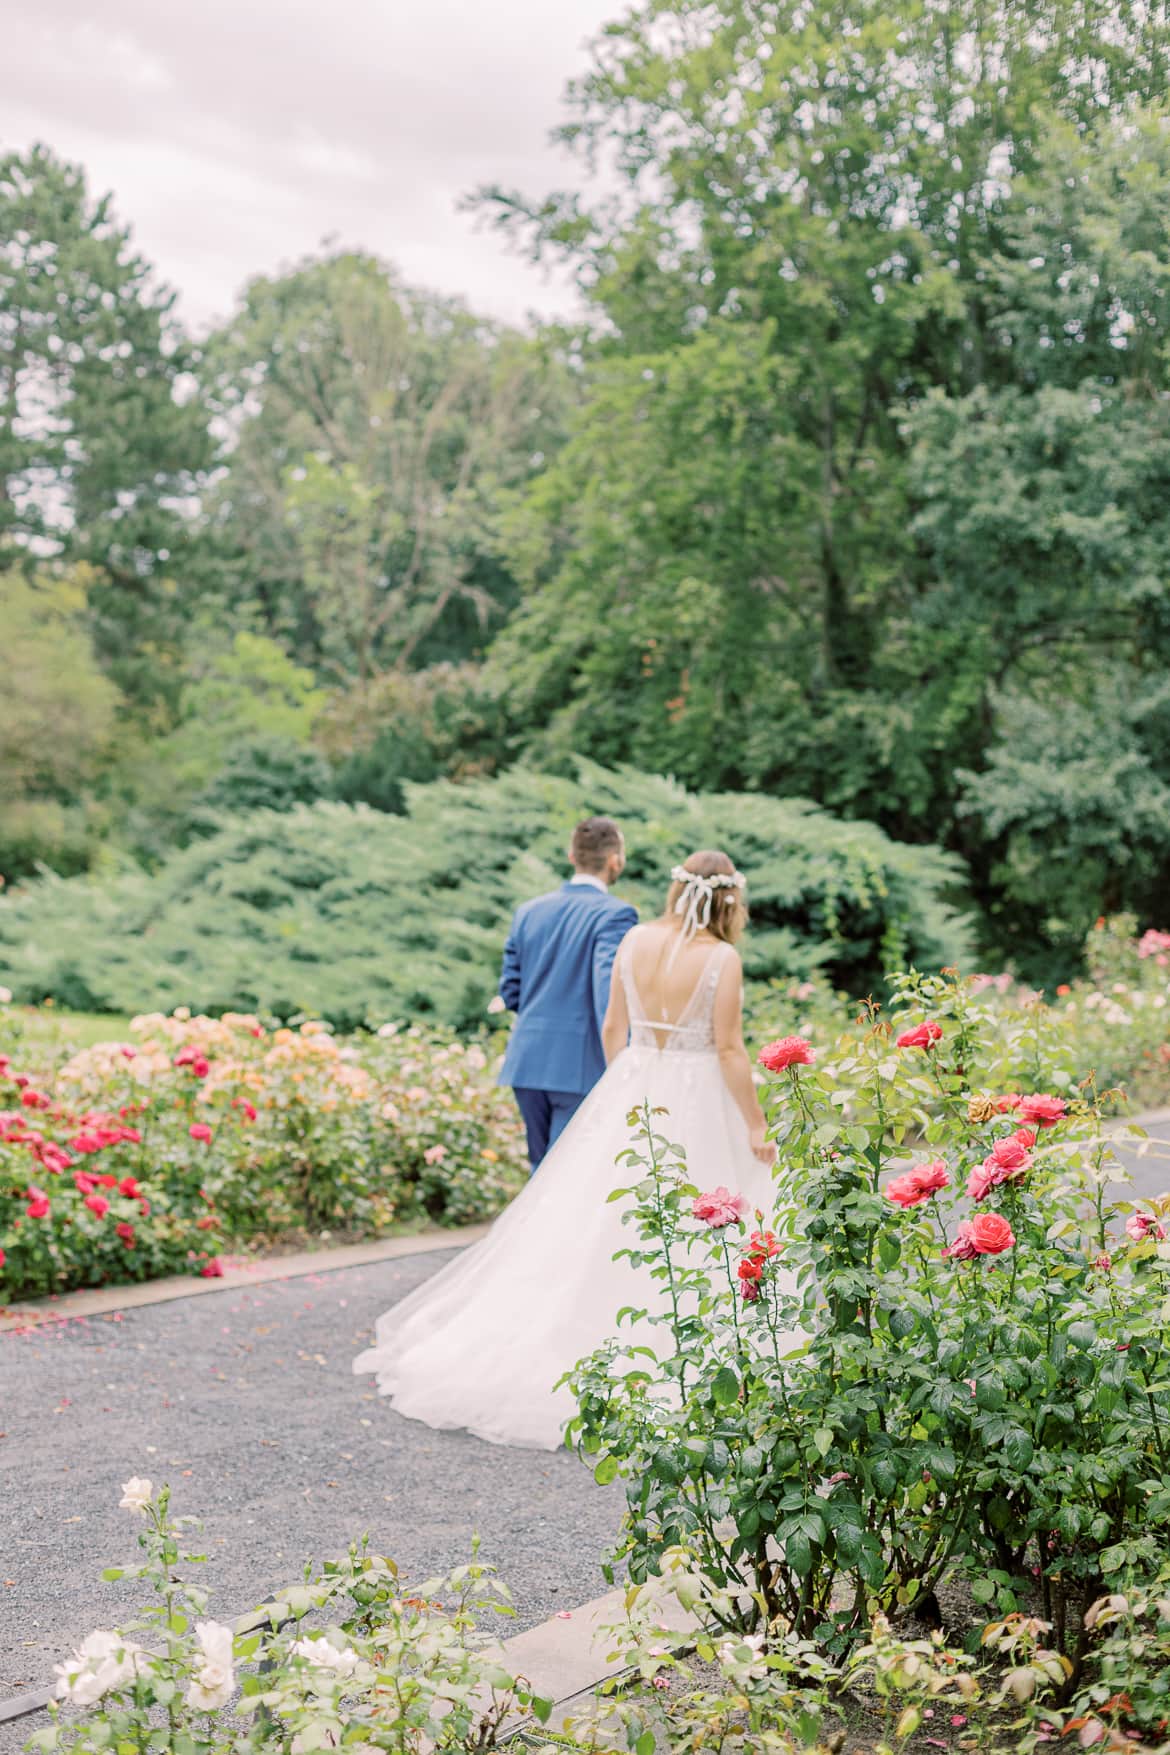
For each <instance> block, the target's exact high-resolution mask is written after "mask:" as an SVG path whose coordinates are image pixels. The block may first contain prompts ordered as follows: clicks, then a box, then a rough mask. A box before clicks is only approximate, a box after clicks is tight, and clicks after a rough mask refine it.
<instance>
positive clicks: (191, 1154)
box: [0, 1010, 523, 1302]
mask: <svg viewBox="0 0 1170 1755" xmlns="http://www.w3.org/2000/svg"><path fill="white" fill-rule="evenodd" d="M2 1017H3V1013H0V1018H2ZM522 1177H523V1148H522V1140H521V1134H520V1128H519V1123H518V1121H517V1118H516V1116H515V1111H514V1106H513V1104H512V1102H511V1099H510V1096H509V1094H508V1093H507V1092H503V1091H499V1090H498V1089H497V1088H496V1087H495V1086H494V1084H493V1083H492V1069H491V1067H490V1066H489V1063H488V1056H487V1054H486V1052H485V1051H484V1049H483V1048H481V1047H478V1046H473V1047H471V1048H465V1047H464V1046H463V1045H462V1044H461V1043H459V1042H457V1041H454V1040H450V1039H445V1038H442V1037H439V1036H437V1035H434V1034H430V1033H423V1032H415V1031H405V1032H401V1033H399V1032H391V1033H389V1034H387V1035H385V1036H382V1037H373V1038H368V1039H366V1040H365V1041H364V1042H362V1043H361V1044H360V1045H359V1044H358V1043H356V1042H344V1041H343V1042H339V1041H337V1040H336V1039H335V1038H334V1037H333V1036H332V1035H331V1034H330V1033H329V1032H328V1031H327V1030H326V1029H325V1028H324V1026H322V1025H320V1024H317V1023H313V1022H308V1023H305V1024H302V1025H301V1026H300V1028H299V1029H297V1030H292V1029H278V1030H273V1031H270V1030H267V1029H266V1028H265V1027H264V1026H263V1025H262V1024H261V1023H260V1021H259V1020H258V1019H256V1018H253V1017H245V1016H239V1015H229V1016H226V1017H223V1018H218V1019H212V1018H203V1017H195V1018H192V1017H191V1016H189V1014H187V1013H186V1012H185V1011H182V1010H180V1011H179V1012H176V1013H175V1014H174V1015H173V1016H170V1017H165V1016H162V1015H161V1014H156V1015H153V1016H148V1017H142V1018H137V1019H135V1020H134V1021H133V1024H132V1025H131V1028H130V1031H129V1034H128V1037H127V1039H126V1040H125V1041H121V1042H103V1043H98V1044H97V1045H95V1046H93V1047H90V1048H86V1049H83V1050H82V1051H81V1052H80V1053H77V1054H74V1055H73V1056H72V1057H71V1058H69V1059H68V1060H66V1061H65V1062H64V1063H63V1064H60V1065H58V1066H57V1067H56V1068H55V1069H54V1070H53V1071H52V1072H51V1073H50V1074H49V1075H48V1076H42V1077H35V1076H34V1075H33V1074H32V1073H30V1072H27V1071H25V1070H22V1062H21V1059H20V1057H19V1051H18V1048H17V1047H16V1046H14V1047H13V1049H12V1051H11V1052H9V1053H5V1054H0V1302H4V1301H5V1300H7V1299H11V1298H14V1297H31V1296H38V1295H41V1294H44V1293H49V1292H59V1291H65V1290H68V1289H70V1288H72V1287H76V1286H94V1285H101V1284H104V1283H107V1282H109V1281H125V1280H136V1279H148V1278H153V1277H155V1276H157V1275H160V1274H167V1273H176V1272H182V1271H197V1272H200V1273H204V1274H216V1273H218V1272H220V1271H221V1266H220V1255H221V1252H222V1250H223V1248H224V1247H225V1246H227V1245H237V1244H241V1243H272V1242H275V1241H280V1240H284V1239H303V1238H304V1237H306V1236H320V1235H322V1234H324V1233H328V1234H330V1235H337V1234H338V1233H341V1234H346V1235H363V1236H370V1235H378V1234H380V1233H383V1232H386V1231H388V1230H391V1229H394V1228H398V1227H404V1226H411V1225H417V1224H419V1223H421V1222H423V1221H432V1222H436V1223H440V1224H450V1225H458V1224H466V1223H470V1222H472V1221H474V1220H476V1219H481V1218H484V1217H487V1216H489V1215H490V1214H492V1213H494V1212H495V1211H496V1210H497V1209H498V1208H499V1207H500V1206H501V1205H503V1203H504V1202H505V1200H507V1199H508V1198H509V1196H510V1195H511V1194H512V1193H514V1192H515V1189H516V1188H517V1187H518V1186H519V1184H520V1181H521V1179H522Z"/></svg>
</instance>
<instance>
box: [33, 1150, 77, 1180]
mask: <svg viewBox="0 0 1170 1755" xmlns="http://www.w3.org/2000/svg"><path fill="white" fill-rule="evenodd" d="M40 1156H41V1163H42V1164H43V1165H44V1166H45V1169H46V1170H47V1171H48V1172H49V1174H50V1175H51V1176H60V1174H61V1172H62V1170H68V1168H69V1166H70V1165H71V1164H72V1162H73V1159H72V1158H71V1157H70V1156H69V1153H68V1152H67V1151H65V1150H64V1148H63V1147H62V1146H54V1145H45V1146H42V1147H41V1148H40Z"/></svg>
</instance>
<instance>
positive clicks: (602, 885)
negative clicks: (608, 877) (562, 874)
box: [569, 871, 609, 896]
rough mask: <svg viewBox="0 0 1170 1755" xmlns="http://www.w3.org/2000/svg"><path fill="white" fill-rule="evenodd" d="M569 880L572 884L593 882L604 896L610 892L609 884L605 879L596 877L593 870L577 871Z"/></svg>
mask: <svg viewBox="0 0 1170 1755" xmlns="http://www.w3.org/2000/svg"><path fill="white" fill-rule="evenodd" d="M569 882H570V883H571V884H592V886H593V888H594V889H595V890H600V891H601V893H602V895H603V896H607V895H608V894H609V885H608V884H607V883H606V881H605V879H604V878H599V877H594V875H593V873H592V872H591V871H575V872H574V873H573V875H572V877H571V878H570V879H569Z"/></svg>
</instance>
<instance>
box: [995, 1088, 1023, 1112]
mask: <svg viewBox="0 0 1170 1755" xmlns="http://www.w3.org/2000/svg"><path fill="white" fill-rule="evenodd" d="M1021 1102H1022V1098H1021V1097H1020V1093H1019V1092H1018V1091H1009V1092H1008V1094H1007V1096H1006V1097H997V1098H996V1099H995V1107H996V1108H997V1109H998V1110H999V1113H1000V1114H1001V1115H1010V1114H1011V1112H1012V1110H1013V1109H1018V1108H1019V1107H1020V1103H1021Z"/></svg>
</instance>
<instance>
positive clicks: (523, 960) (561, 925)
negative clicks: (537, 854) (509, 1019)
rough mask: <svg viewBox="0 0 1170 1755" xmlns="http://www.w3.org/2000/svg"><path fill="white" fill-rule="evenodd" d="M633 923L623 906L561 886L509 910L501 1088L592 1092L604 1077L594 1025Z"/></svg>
mask: <svg viewBox="0 0 1170 1755" xmlns="http://www.w3.org/2000/svg"><path fill="white" fill-rule="evenodd" d="M637 923H638V915H637V911H636V910H635V909H634V908H632V907H631V906H630V904H629V903H628V902H619V901H618V900H617V898H616V896H611V895H609V894H608V892H607V893H605V894H603V893H602V892H601V891H600V890H597V889H594V887H593V885H592V884H574V883H567V884H564V885H562V887H561V888H560V889H559V890H553V891H552V893H551V894H550V895H547V896H538V897H537V898H536V900H535V901H534V902H525V903H524V905H523V907H521V908H518V909H517V910H516V914H515V916H514V918H513V920H512V930H511V932H510V933H509V934H508V942H507V944H506V945H505V946H504V969H503V974H502V975H501V977H500V996H501V998H502V999H503V1001H504V1004H505V1005H506V1006H507V1007H508V1010H509V1011H513V1012H515V1013H516V1027H515V1029H514V1030H513V1032H512V1039H511V1041H510V1043H509V1044H508V1052H507V1054H506V1055H505V1057H504V1065H503V1070H502V1071H501V1073H500V1083H501V1084H502V1085H513V1086H515V1085H520V1086H528V1087H529V1088H530V1089H533V1090H537V1091H580V1092H582V1093H584V1092H586V1091H591V1090H592V1089H593V1086H594V1085H595V1084H596V1083H597V1081H598V1079H599V1078H600V1077H601V1075H602V1073H603V1072H604V1071H605V1055H604V1053H603V1052H602V1047H601V1026H602V1024H603V1023H604V1021H605V1008H606V1006H607V1005H608V1004H609V982H610V976H611V974H612V971H613V960H614V957H615V956H616V955H617V948H618V946H619V945H620V944H621V942H622V939H623V938H624V937H625V936H626V934H627V932H629V930H630V928H631V926H636V925H637Z"/></svg>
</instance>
